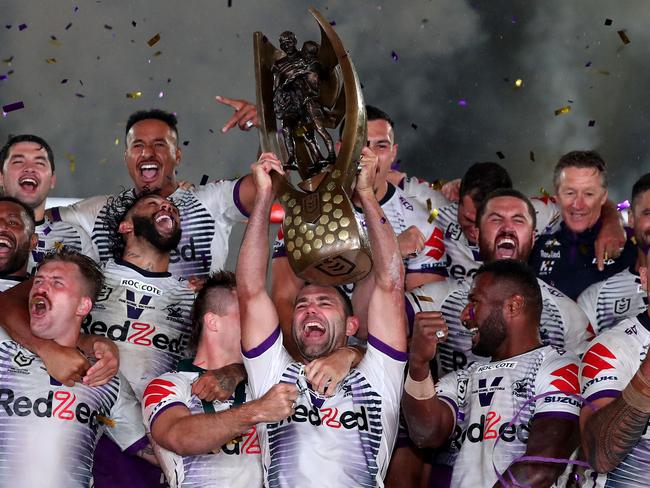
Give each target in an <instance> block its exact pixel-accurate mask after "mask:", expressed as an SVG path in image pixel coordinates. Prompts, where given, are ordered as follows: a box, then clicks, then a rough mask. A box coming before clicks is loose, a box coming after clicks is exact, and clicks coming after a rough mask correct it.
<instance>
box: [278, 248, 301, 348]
mask: <svg viewBox="0 0 650 488" xmlns="http://www.w3.org/2000/svg"><path fill="white" fill-rule="evenodd" d="M303 284H304V281H303V280H301V279H300V278H298V277H297V276H296V274H295V273H294V272H293V270H292V269H291V266H290V265H289V259H288V258H287V257H286V256H279V257H276V258H274V259H272V260H271V298H272V299H273V303H274V304H275V309H276V310H277V312H278V316H279V317H280V326H281V327H282V334H283V340H284V347H285V349H286V350H287V351H288V352H289V354H291V356H293V358H294V359H299V358H300V352H299V351H298V346H297V345H296V341H294V339H293V335H292V334H291V319H292V317H293V306H294V303H295V301H296V296H297V295H298V292H299V291H300V288H301V287H302V285H303Z"/></svg>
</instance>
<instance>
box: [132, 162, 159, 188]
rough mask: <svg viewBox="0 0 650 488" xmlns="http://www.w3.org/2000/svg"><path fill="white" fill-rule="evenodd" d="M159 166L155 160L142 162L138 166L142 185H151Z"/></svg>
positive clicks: (157, 173)
mask: <svg viewBox="0 0 650 488" xmlns="http://www.w3.org/2000/svg"><path fill="white" fill-rule="evenodd" d="M160 169H161V167H160V164H159V163H158V162H157V161H156V160H151V161H144V162H142V163H140V164H139V165H138V171H139V172H140V178H141V179H142V182H143V183H153V182H155V181H156V179H157V178H158V175H159V173H160Z"/></svg>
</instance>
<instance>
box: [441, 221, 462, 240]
mask: <svg viewBox="0 0 650 488" xmlns="http://www.w3.org/2000/svg"><path fill="white" fill-rule="evenodd" d="M462 233H463V231H462V229H461V228H460V225H458V224H457V223H453V224H449V225H448V226H447V230H446V231H445V237H448V238H450V239H453V240H455V241H457V240H458V239H460V236H461V234H462Z"/></svg>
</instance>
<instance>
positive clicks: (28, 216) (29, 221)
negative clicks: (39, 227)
mask: <svg viewBox="0 0 650 488" xmlns="http://www.w3.org/2000/svg"><path fill="white" fill-rule="evenodd" d="M1 202H11V203H15V204H16V205H18V206H19V207H20V208H21V209H22V214H23V215H22V219H23V224H24V225H25V228H26V229H27V235H29V236H31V235H32V234H33V233H34V232H36V217H35V216H34V210H32V209H31V208H30V207H28V206H27V205H25V204H24V203H23V202H21V201H20V200H18V199H17V198H14V197H7V196H0V203H1Z"/></svg>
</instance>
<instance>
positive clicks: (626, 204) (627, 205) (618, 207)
mask: <svg viewBox="0 0 650 488" xmlns="http://www.w3.org/2000/svg"><path fill="white" fill-rule="evenodd" d="M626 208H630V201H629V200H623V201H622V202H620V203H617V204H616V210H618V211H619V212H620V211H621V210H625V209H626Z"/></svg>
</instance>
